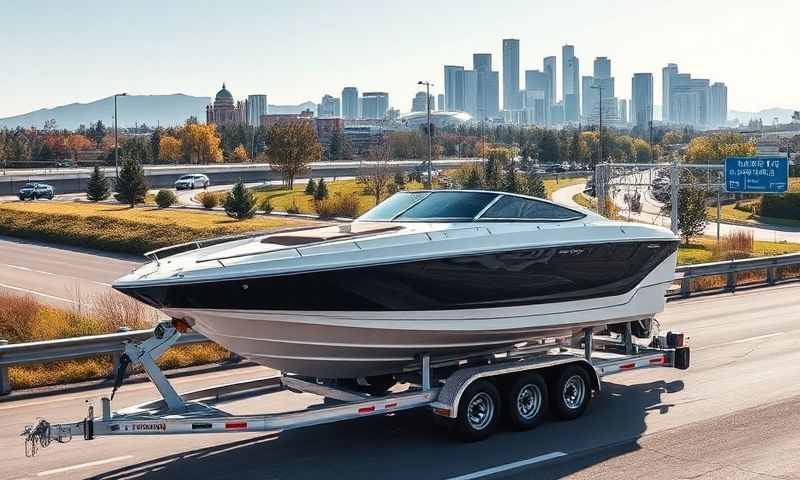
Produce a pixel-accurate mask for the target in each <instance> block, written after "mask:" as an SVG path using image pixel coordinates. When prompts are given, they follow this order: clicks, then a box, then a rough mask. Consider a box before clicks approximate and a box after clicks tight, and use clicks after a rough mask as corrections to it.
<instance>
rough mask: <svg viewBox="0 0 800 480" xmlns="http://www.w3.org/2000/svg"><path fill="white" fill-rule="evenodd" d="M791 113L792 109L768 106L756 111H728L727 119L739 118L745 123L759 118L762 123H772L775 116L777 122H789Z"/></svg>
mask: <svg viewBox="0 0 800 480" xmlns="http://www.w3.org/2000/svg"><path fill="white" fill-rule="evenodd" d="M792 113H794V110H790V109H788V108H768V109H766V110H760V111H758V112H740V111H737V110H729V111H728V120H730V121H732V120H737V119H738V120H739V122H741V123H747V122H749V121H750V120H752V119H755V120H758V119H759V118H760V119H761V120H762V121H763V122H764V125H772V121H773V119H774V118H775V117H777V118H778V123H791V122H792Z"/></svg>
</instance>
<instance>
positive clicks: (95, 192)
mask: <svg viewBox="0 0 800 480" xmlns="http://www.w3.org/2000/svg"><path fill="white" fill-rule="evenodd" d="M110 196H111V187H110V186H109V184H108V179H107V178H106V176H105V175H103V172H101V171H100V167H98V166H97V165H95V166H94V170H93V171H92V176H91V177H89V183H88V185H87V186H86V198H88V199H89V200H91V201H92V202H99V201H100V200H105V199H107V198H108V197H110Z"/></svg>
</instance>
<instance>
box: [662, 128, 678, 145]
mask: <svg viewBox="0 0 800 480" xmlns="http://www.w3.org/2000/svg"><path fill="white" fill-rule="evenodd" d="M682 140H683V135H682V134H681V132H677V131H675V130H670V131H669V132H667V133H665V134H664V136H663V137H662V138H661V143H662V144H664V145H675V144H678V143H681V141H682Z"/></svg>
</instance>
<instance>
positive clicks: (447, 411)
mask: <svg viewBox="0 0 800 480" xmlns="http://www.w3.org/2000/svg"><path fill="white" fill-rule="evenodd" d="M433 413H435V414H436V415H439V416H441V417H449V416H450V409H449V408H434V409H433Z"/></svg>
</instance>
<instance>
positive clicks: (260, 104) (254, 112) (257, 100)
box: [247, 95, 269, 127]
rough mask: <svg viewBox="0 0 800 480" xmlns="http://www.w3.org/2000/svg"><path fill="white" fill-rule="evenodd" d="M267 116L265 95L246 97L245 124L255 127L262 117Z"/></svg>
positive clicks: (267, 107)
mask: <svg viewBox="0 0 800 480" xmlns="http://www.w3.org/2000/svg"><path fill="white" fill-rule="evenodd" d="M267 114H269V105H268V104H267V96H266V95H248V96H247V124H248V125H250V126H252V127H257V126H258V125H259V121H260V120H261V116H262V115H267Z"/></svg>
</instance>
